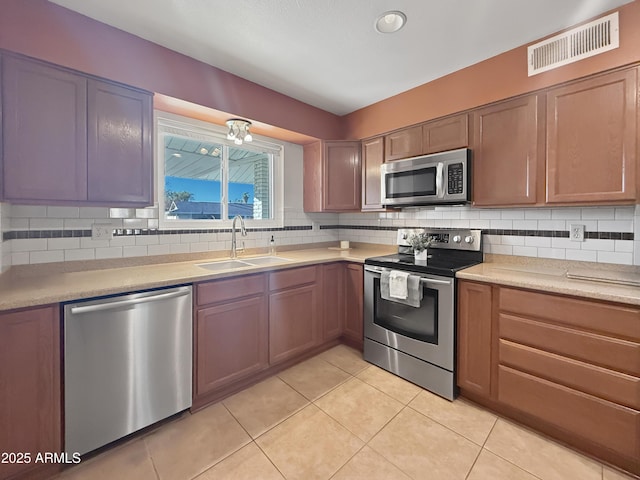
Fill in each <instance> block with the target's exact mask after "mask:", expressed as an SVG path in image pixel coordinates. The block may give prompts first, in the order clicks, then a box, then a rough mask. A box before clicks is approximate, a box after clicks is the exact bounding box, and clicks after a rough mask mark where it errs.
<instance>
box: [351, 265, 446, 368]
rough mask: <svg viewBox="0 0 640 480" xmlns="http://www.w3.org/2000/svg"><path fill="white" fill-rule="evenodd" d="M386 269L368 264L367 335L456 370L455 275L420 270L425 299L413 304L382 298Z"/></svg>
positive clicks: (365, 284)
mask: <svg viewBox="0 0 640 480" xmlns="http://www.w3.org/2000/svg"><path fill="white" fill-rule="evenodd" d="M385 270H390V269H385V268H382V267H377V266H372V265H365V275H364V299H365V302H364V336H365V337H366V338H369V339H371V340H374V341H376V342H378V343H381V344H383V345H386V346H388V347H391V348H394V349H396V350H399V351H401V352H404V353H407V354H409V355H412V356H414V357H417V358H419V359H421V360H424V361H427V362H429V363H432V364H434V365H437V366H439V367H441V368H444V369H446V370H449V371H451V372H453V367H454V282H455V279H453V278H448V277H441V276H436V275H425V274H416V275H418V276H420V284H421V287H422V301H421V302H420V306H419V307H412V306H409V305H404V304H402V303H397V302H393V301H390V300H385V299H383V298H382V296H381V294H380V278H381V275H382V272H383V271H385ZM411 273H412V274H414V272H411Z"/></svg>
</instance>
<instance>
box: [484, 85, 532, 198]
mask: <svg viewBox="0 0 640 480" xmlns="http://www.w3.org/2000/svg"><path fill="white" fill-rule="evenodd" d="M543 108H544V105H543V103H542V102H541V101H540V100H539V98H538V96H537V95H528V96H525V97H520V98H516V99H513V100H509V101H506V102H502V103H499V104H497V105H491V106H488V107H484V108H480V109H478V110H475V111H474V112H473V122H472V123H473V144H472V145H473V163H472V169H473V193H472V195H473V203H474V205H477V206H500V205H530V204H534V203H537V202H541V201H542V191H543V188H544V186H543V184H542V181H543V180H542V179H543V175H542V171H543V170H542V169H543V168H544V149H543V143H542V142H543V140H544V126H543V125H544V123H543V122H544V116H543V114H542V112H543Z"/></svg>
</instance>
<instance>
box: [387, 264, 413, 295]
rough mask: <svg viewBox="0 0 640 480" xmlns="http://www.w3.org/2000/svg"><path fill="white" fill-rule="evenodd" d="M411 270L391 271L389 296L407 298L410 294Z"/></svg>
mask: <svg viewBox="0 0 640 480" xmlns="http://www.w3.org/2000/svg"><path fill="white" fill-rule="evenodd" d="M408 279H409V272H400V271H398V270H391V272H389V296H390V297H391V298H397V299H399V300H406V299H407V297H408V296H409V286H408Z"/></svg>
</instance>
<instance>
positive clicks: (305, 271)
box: [269, 266, 318, 291]
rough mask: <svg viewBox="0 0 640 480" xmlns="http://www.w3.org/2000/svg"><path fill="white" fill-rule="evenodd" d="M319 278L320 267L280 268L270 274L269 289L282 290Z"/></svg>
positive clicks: (312, 281) (313, 281)
mask: <svg viewBox="0 0 640 480" xmlns="http://www.w3.org/2000/svg"><path fill="white" fill-rule="evenodd" d="M317 279H318V268H317V267H315V266H313V267H300V268H291V269H288V270H280V271H279V272H273V273H270V274H269V290H271V291H273V290H282V289H283V288H291V287H296V286H298V285H306V284H308V283H315V282H316V281H317Z"/></svg>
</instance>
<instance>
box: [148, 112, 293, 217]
mask: <svg viewBox="0 0 640 480" xmlns="http://www.w3.org/2000/svg"><path fill="white" fill-rule="evenodd" d="M156 132H157V144H156V145H157V148H156V158H157V171H158V178H157V185H158V188H157V192H158V206H159V217H160V227H161V228H167V229H171V228H227V227H230V226H231V221H232V219H233V217H235V216H236V215H242V217H243V218H245V219H246V221H247V223H248V226H251V225H253V227H254V228H256V227H257V228H259V227H272V226H277V227H280V226H282V224H283V222H282V218H283V215H282V210H283V207H282V204H283V201H282V200H283V182H282V151H283V147H282V145H280V144H276V143H272V142H269V141H268V140H267V139H264V138H256V136H255V135H254V136H253V137H254V140H253V141H252V142H250V143H243V144H242V145H236V144H235V143H234V142H233V141H231V140H227V138H226V134H227V129H226V128H223V127H220V126H218V125H214V124H210V123H206V122H202V121H199V120H195V119H191V118H187V117H181V116H177V115H172V114H167V113H164V112H156Z"/></svg>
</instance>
